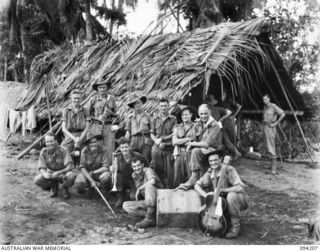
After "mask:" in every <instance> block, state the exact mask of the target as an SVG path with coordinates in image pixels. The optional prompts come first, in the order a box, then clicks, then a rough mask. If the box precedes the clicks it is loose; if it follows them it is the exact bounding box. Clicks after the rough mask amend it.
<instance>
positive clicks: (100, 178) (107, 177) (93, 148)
mask: <svg viewBox="0 0 320 252" xmlns="http://www.w3.org/2000/svg"><path fill="white" fill-rule="evenodd" d="M102 139H103V136H102V135H93V134H89V136H88V138H87V141H85V142H84V145H86V147H84V148H83V149H82V151H81V157H80V166H79V169H80V171H81V172H80V173H79V174H78V176H77V178H76V180H75V187H76V189H77V191H78V192H79V193H83V192H84V191H85V190H88V197H89V198H90V197H91V195H92V193H93V189H94V188H97V187H98V186H100V187H101V189H102V191H104V192H106V191H107V189H108V188H111V185H112V182H111V173H110V171H109V168H108V167H109V165H110V164H109V159H108V152H107V151H106V149H105V148H104V147H103V146H101V145H100V144H99V143H98V141H99V140H102ZM89 186H90V187H91V188H89V189H88V187H89Z"/></svg>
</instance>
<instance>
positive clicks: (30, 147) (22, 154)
mask: <svg viewBox="0 0 320 252" xmlns="http://www.w3.org/2000/svg"><path fill="white" fill-rule="evenodd" d="M56 129H58V130H57V132H59V131H60V129H61V122H58V123H57V124H56V125H54V126H53V127H52V132H53V131H54V130H56ZM50 132H51V131H50V130H49V131H47V133H46V134H44V135H42V136H41V137H39V138H38V139H37V140H36V141H34V142H33V143H32V144H31V145H29V146H28V147H27V148H26V149H25V150H24V151H22V152H21V153H20V154H19V155H18V156H17V159H21V158H22V157H24V156H25V155H26V154H28V153H29V151H30V150H31V149H32V148H33V147H34V146H36V145H37V144H38V143H40V141H42V140H43V139H44V138H45V136H46V135H48V134H49V133H50Z"/></svg>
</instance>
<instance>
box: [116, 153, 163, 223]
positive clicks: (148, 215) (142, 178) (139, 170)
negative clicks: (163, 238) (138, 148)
mask: <svg viewBox="0 0 320 252" xmlns="http://www.w3.org/2000/svg"><path fill="white" fill-rule="evenodd" d="M131 163H132V169H133V171H134V172H133V173H132V178H133V181H134V183H135V188H136V201H125V202H124V203H123V205H122V208H123V210H124V211H126V212H127V213H128V214H130V215H132V216H135V217H144V219H143V220H142V221H140V222H138V223H136V225H135V226H136V228H147V227H153V226H155V225H156V202H157V188H162V184H161V182H160V179H159V177H158V175H157V174H156V172H155V171H154V170H153V169H151V168H145V167H144V165H143V161H142V160H141V159H140V158H139V157H134V158H132V160H131ZM139 196H141V197H142V198H143V200H139V198H140V197H139Z"/></svg>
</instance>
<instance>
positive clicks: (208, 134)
mask: <svg viewBox="0 0 320 252" xmlns="http://www.w3.org/2000/svg"><path fill="white" fill-rule="evenodd" d="M195 130H196V135H197V138H198V140H199V142H207V144H208V146H209V147H212V148H215V149H220V148H221V134H220V133H221V129H220V127H219V124H218V122H217V121H215V120H214V119H213V118H212V117H210V118H209V120H208V122H207V123H206V125H205V124H204V123H203V122H202V121H201V120H197V122H196V125H195Z"/></svg>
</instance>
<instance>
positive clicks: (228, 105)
mask: <svg viewBox="0 0 320 252" xmlns="http://www.w3.org/2000/svg"><path fill="white" fill-rule="evenodd" d="M220 107H222V108H224V109H227V110H229V111H231V112H232V114H231V115H230V116H229V117H227V118H226V119H225V120H223V122H222V125H223V128H222V139H223V143H224V145H225V146H226V148H227V149H228V150H229V151H230V152H231V153H232V154H233V157H232V159H233V160H236V159H238V158H239V157H241V153H240V152H239V151H238V149H237V147H236V146H237V144H236V140H237V137H236V127H235V118H236V116H237V115H238V114H239V112H240V110H241V107H242V106H241V105H240V104H239V103H236V102H235V101H233V100H232V99H230V98H229V97H228V92H227V91H224V92H223V93H222V100H221V103H220Z"/></svg>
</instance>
